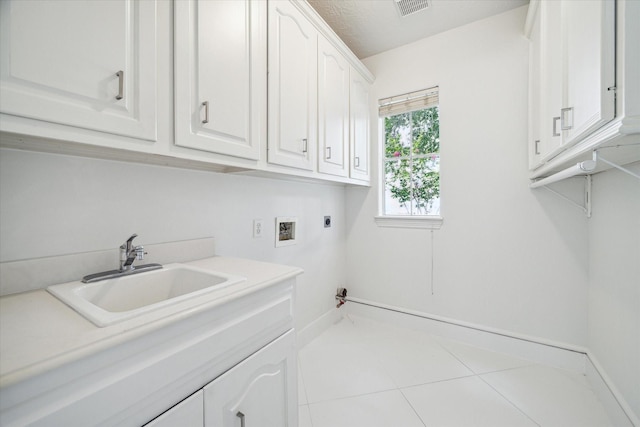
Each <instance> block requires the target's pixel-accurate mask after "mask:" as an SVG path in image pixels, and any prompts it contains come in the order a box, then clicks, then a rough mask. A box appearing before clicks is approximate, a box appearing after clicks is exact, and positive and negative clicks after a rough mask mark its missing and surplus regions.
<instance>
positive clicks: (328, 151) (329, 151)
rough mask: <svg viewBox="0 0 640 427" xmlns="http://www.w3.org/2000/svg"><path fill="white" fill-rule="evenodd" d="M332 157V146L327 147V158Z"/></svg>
mask: <svg viewBox="0 0 640 427" xmlns="http://www.w3.org/2000/svg"><path fill="white" fill-rule="evenodd" d="M330 158H331V147H327V160H329V159H330Z"/></svg>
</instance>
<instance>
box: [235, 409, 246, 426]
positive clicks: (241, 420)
mask: <svg viewBox="0 0 640 427" xmlns="http://www.w3.org/2000/svg"><path fill="white" fill-rule="evenodd" d="M236 417H238V418H240V427H245V425H244V414H243V413H242V412H240V411H238V413H237V414H236Z"/></svg>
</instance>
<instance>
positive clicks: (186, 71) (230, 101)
mask: <svg viewBox="0 0 640 427" xmlns="http://www.w3.org/2000/svg"><path fill="white" fill-rule="evenodd" d="M265 55H266V4H265V2H254V1H249V0H242V1H238V0H219V1H198V0H189V1H186V0H185V1H177V2H175V115H176V118H175V132H176V137H175V143H176V145H180V146H183V147H189V148H195V149H199V150H205V151H211V152H215V153H221V154H227V155H230V156H237V157H243V158H247V159H258V158H259V157H260V143H261V141H262V140H263V139H264V136H265V135H266V56H265Z"/></svg>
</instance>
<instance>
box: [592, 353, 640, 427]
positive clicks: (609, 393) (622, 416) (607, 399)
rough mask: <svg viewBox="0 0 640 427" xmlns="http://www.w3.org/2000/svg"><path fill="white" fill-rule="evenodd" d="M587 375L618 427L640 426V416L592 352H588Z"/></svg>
mask: <svg viewBox="0 0 640 427" xmlns="http://www.w3.org/2000/svg"><path fill="white" fill-rule="evenodd" d="M585 375H586V377H587V380H588V381H589V384H591V388H592V389H593V391H594V393H595V394H596V396H598V399H600V402H602V405H603V406H604V409H605V410H606V411H607V414H608V415H609V418H611V421H612V422H613V425H615V426H616V427H631V426H640V419H638V415H637V414H635V413H634V412H633V410H632V409H631V407H630V406H629V404H628V403H627V401H626V400H625V399H624V397H622V394H621V393H620V392H619V391H618V388H617V387H616V386H615V384H614V383H613V381H611V379H610V378H609V376H608V375H607V373H606V372H605V370H604V369H603V368H602V365H600V362H598V360H597V359H596V357H595V356H594V355H593V353H591V352H590V351H588V352H587V360H586V367H585Z"/></svg>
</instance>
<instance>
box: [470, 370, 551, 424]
mask: <svg viewBox="0 0 640 427" xmlns="http://www.w3.org/2000/svg"><path fill="white" fill-rule="evenodd" d="M514 369H518V368H514ZM477 377H478V378H479V379H480V380H481V381H482V382H483V383H485V384H486V385H488V386H489V387H490V388H491V389H492V390H494V391H495V392H496V393H498V395H499V396H500V397H502V398H503V399H504V400H506V401H507V402H509V404H510V405H511V406H513V407H514V408H516V409H517V410H518V412H520V413H521V414H522V415H524V416H525V417H527V418H529V419H530V420H531V422H533V423H534V424H535V425H537V426H538V427H540V426H541V424H540V423H538V422H537V421H536V420H534V419H533V418H532V417H531V416H530V415H529V414H527V413H526V412H524V411H523V410H522V409H521V408H520V407H519V406H518V405H516V404H515V403H514V402H512V401H511V400H510V399H509V398H507V397H506V396H505V395H503V394H502V393H500V391H499V390H498V389H496V388H495V387H494V386H493V385H491V384H490V383H489V382H488V381H487V380H485V379H484V378H482V375H477Z"/></svg>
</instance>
